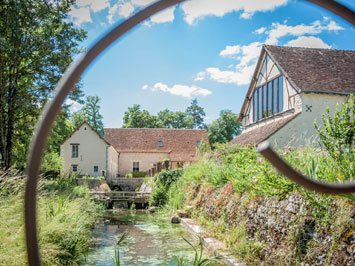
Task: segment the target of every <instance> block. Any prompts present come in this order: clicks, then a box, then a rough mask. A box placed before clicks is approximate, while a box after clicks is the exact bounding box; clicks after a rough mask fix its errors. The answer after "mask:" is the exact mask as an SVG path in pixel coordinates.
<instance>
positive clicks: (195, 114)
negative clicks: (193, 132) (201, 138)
mask: <svg viewBox="0 0 355 266" xmlns="http://www.w3.org/2000/svg"><path fill="white" fill-rule="evenodd" d="M186 113H187V114H188V115H190V116H192V118H193V121H194V128H199V129H201V128H205V127H206V125H205V124H204V123H203V121H204V117H205V116H206V114H205V111H204V109H203V108H202V107H201V106H199V105H198V102H197V99H196V98H195V99H193V100H192V101H191V104H190V106H189V107H187V109H186Z"/></svg>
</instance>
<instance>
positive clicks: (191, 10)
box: [181, 0, 288, 25]
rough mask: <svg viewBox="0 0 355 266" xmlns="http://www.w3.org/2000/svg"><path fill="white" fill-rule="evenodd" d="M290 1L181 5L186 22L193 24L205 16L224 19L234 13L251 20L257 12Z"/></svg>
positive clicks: (198, 0)
mask: <svg viewBox="0 0 355 266" xmlns="http://www.w3.org/2000/svg"><path fill="white" fill-rule="evenodd" d="M287 1H288V0H268V1H260V0H233V1H232V0H219V1H216V0H192V1H186V2H184V3H183V4H182V5H181V8H182V10H183V12H184V14H185V21H186V22H187V23H188V24H190V25H191V24H193V23H194V21H195V20H196V19H198V18H202V17H204V16H217V17H223V16H224V15H225V14H227V13H230V12H233V11H243V13H242V14H241V17H242V18H250V17H251V16H252V15H253V14H254V13H255V12H257V11H267V10H272V9H274V8H276V7H278V6H281V5H283V4H286V3H287Z"/></svg>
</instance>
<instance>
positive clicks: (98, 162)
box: [60, 123, 110, 177]
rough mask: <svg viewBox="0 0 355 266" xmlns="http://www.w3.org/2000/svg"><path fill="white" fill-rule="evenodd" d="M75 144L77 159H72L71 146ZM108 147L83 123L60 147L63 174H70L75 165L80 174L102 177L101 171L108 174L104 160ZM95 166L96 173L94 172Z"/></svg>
mask: <svg viewBox="0 0 355 266" xmlns="http://www.w3.org/2000/svg"><path fill="white" fill-rule="evenodd" d="M75 144H77V145H78V157H77V158H73V157H72V146H73V145H75ZM109 147H110V145H108V144H107V143H106V142H105V141H104V140H103V139H101V138H100V137H99V136H98V135H97V133H96V132H95V131H93V130H92V129H91V127H90V126H88V125H87V124H86V123H84V124H83V125H81V126H80V128H79V129H78V130H77V131H75V132H74V133H73V134H72V136H71V137H69V138H68V139H67V140H66V141H65V142H64V143H63V144H62V145H61V146H60V154H61V156H62V157H63V159H64V165H63V169H64V172H67V173H68V172H72V169H73V165H77V167H78V173H80V174H83V175H84V174H88V175H90V176H95V177H96V176H102V171H104V172H105V173H107V172H108V169H107V161H106V159H107V150H108V149H109ZM95 166H97V170H98V171H97V172H95V171H94V167H95Z"/></svg>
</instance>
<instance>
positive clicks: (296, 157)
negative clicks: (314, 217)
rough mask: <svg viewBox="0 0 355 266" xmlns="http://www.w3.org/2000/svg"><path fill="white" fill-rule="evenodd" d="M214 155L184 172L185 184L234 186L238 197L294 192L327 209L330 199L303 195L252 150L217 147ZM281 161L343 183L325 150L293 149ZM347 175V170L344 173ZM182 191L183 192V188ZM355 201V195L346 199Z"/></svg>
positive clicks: (237, 147)
mask: <svg viewBox="0 0 355 266" xmlns="http://www.w3.org/2000/svg"><path fill="white" fill-rule="evenodd" d="M216 147H217V149H216V151H215V153H214V155H207V156H204V157H203V158H202V159H201V160H200V161H199V162H197V163H194V164H191V165H190V166H189V167H186V168H185V169H184V174H183V177H182V180H184V183H183V184H189V183H194V184H200V183H208V184H211V185H212V186H213V187H214V188H218V187H221V186H223V185H224V184H225V183H227V182H231V183H232V184H233V187H234V191H235V192H236V193H246V192H247V193H251V194H254V195H256V196H268V197H271V196H275V195H278V196H282V197H284V196H285V195H287V194H288V193H290V192H292V191H295V190H297V191H300V192H302V193H304V194H305V196H306V195H308V196H307V197H309V199H311V198H312V199H313V200H314V201H315V202H316V201H318V202H323V200H320V199H321V198H322V199H324V204H325V205H324V206H326V205H327V203H326V202H327V201H328V200H327V198H328V197H327V196H324V195H318V194H314V193H313V192H307V191H304V190H303V189H302V188H300V187H298V186H297V185H295V184H294V183H293V182H291V181H290V180H289V179H287V178H285V177H284V176H283V175H281V174H280V173H279V172H278V171H276V170H275V169H274V168H273V167H272V166H271V164H270V163H269V162H268V161H266V160H265V159H264V158H262V157H261V155H260V154H259V153H258V152H257V151H256V150H255V149H254V148H252V147H242V146H238V145H233V146H230V145H225V144H224V145H217V146H216ZM280 155H281V157H283V158H284V159H285V160H286V161H288V162H289V163H290V164H291V165H292V166H293V167H294V168H295V169H297V170H298V171H300V172H302V173H304V174H307V175H309V176H310V177H312V178H314V179H317V180H321V181H327V182H329V181H333V182H341V181H342V176H341V175H337V174H336V173H337V172H338V171H339V168H338V166H337V164H335V163H334V160H333V159H332V158H331V157H330V156H329V155H328V154H327V153H326V152H324V151H322V150H312V149H298V150H296V149H292V148H290V147H287V148H286V149H285V150H284V151H280ZM344 171H345V170H344ZM181 189H183V188H181ZM343 197H347V198H349V199H351V200H355V197H354V195H347V196H346V195H344V196H343Z"/></svg>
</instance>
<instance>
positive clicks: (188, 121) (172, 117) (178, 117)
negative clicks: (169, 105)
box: [158, 109, 194, 128]
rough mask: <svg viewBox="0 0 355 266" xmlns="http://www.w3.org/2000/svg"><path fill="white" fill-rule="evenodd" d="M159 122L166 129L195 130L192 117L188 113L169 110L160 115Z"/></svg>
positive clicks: (161, 112)
mask: <svg viewBox="0 0 355 266" xmlns="http://www.w3.org/2000/svg"><path fill="white" fill-rule="evenodd" d="M158 120H159V121H160V123H161V125H162V126H161V127H164V128H193V127H194V121H193V118H192V116H190V115H188V114H187V113H186V112H172V111H170V110H168V109H165V110H162V111H160V112H159V113H158Z"/></svg>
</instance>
